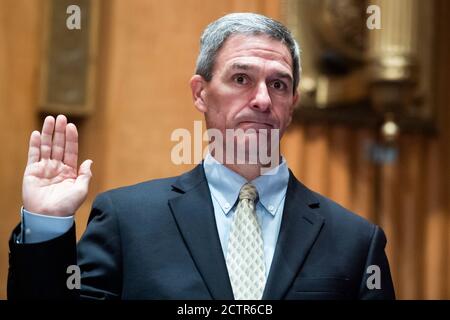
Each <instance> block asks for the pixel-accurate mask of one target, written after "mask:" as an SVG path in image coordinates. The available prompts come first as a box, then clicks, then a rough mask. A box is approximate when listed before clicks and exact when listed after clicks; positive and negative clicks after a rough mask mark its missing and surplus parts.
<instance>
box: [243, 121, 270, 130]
mask: <svg viewBox="0 0 450 320" xmlns="http://www.w3.org/2000/svg"><path fill="white" fill-rule="evenodd" d="M239 126H240V127H244V128H253V129H272V128H273V127H274V126H273V124H271V123H268V122H260V121H249V120H247V121H241V122H239Z"/></svg>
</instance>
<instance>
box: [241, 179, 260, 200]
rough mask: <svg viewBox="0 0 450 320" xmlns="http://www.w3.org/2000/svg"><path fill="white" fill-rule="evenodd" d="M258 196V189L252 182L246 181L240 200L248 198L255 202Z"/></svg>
mask: <svg viewBox="0 0 450 320" xmlns="http://www.w3.org/2000/svg"><path fill="white" fill-rule="evenodd" d="M257 198H258V190H256V187H255V186H254V185H252V184H251V183H246V184H244V185H243V186H242V188H241V191H239V200H243V199H248V200H251V201H253V202H255V201H256V200H257Z"/></svg>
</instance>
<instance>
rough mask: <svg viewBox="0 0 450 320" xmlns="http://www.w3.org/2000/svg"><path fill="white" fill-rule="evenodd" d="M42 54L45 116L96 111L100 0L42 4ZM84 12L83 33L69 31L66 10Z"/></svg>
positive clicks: (54, 0) (47, 0)
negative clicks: (71, 7)
mask: <svg viewBox="0 0 450 320" xmlns="http://www.w3.org/2000/svg"><path fill="white" fill-rule="evenodd" d="M43 4H44V6H43V11H44V30H43V54H42V64H41V65H42V67H41V70H40V71H41V72H40V74H41V77H40V80H41V81H40V90H39V107H40V111H41V112H43V113H53V114H56V113H64V114H66V115H71V116H83V115H87V114H89V113H90V112H91V111H92V109H93V104H94V97H95V78H96V59H97V42H98V36H97V30H98V19H99V3H98V1H97V0H45V1H44V2H43ZM71 5H77V6H78V7H79V8H80V9H81V11H80V13H81V20H80V21H81V29H72V30H71V29H69V28H68V27H67V24H66V22H67V19H68V18H69V17H70V15H71V14H70V13H67V8H68V7H69V6H71Z"/></svg>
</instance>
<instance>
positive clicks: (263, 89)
mask: <svg viewBox="0 0 450 320" xmlns="http://www.w3.org/2000/svg"><path fill="white" fill-rule="evenodd" d="M250 105H251V107H252V108H253V109H255V110H258V111H260V112H265V111H267V110H268V109H269V108H270V107H271V105H272V99H271V98H270V94H269V90H268V89H267V85H266V83H265V82H261V83H260V84H259V85H258V86H257V87H256V90H255V95H254V97H253V101H252V102H251V104H250Z"/></svg>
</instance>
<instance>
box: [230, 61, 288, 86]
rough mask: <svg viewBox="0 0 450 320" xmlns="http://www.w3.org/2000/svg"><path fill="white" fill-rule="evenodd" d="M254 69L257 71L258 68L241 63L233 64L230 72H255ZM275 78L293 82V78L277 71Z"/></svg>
mask: <svg viewBox="0 0 450 320" xmlns="http://www.w3.org/2000/svg"><path fill="white" fill-rule="evenodd" d="M254 69H256V67H255V66H253V65H251V64H245V63H239V62H235V63H233V64H232V65H231V67H230V70H254ZM275 77H276V78H283V79H287V80H289V81H290V82H293V79H292V76H291V75H290V74H289V73H287V72H281V71H277V72H276V73H275Z"/></svg>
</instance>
